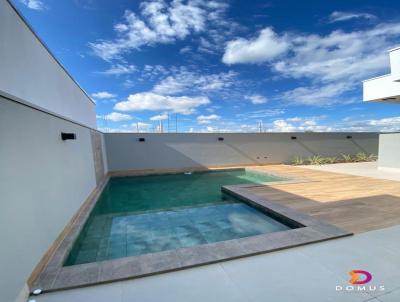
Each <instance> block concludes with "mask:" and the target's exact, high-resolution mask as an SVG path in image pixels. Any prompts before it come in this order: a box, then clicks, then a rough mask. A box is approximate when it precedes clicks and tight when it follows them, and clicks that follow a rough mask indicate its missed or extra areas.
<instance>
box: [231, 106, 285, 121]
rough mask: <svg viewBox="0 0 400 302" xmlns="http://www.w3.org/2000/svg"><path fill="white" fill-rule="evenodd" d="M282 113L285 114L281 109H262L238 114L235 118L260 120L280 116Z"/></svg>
mask: <svg viewBox="0 0 400 302" xmlns="http://www.w3.org/2000/svg"><path fill="white" fill-rule="evenodd" d="M284 113H285V110H284V109H282V108H279V109H262V110H256V111H249V112H244V113H239V114H237V115H236V117H237V118H241V119H262V118H266V117H271V116H277V115H281V114H284Z"/></svg>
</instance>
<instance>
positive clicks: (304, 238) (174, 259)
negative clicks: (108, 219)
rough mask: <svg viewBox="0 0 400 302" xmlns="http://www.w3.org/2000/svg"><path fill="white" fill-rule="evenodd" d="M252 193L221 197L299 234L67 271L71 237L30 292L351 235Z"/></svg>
mask: <svg viewBox="0 0 400 302" xmlns="http://www.w3.org/2000/svg"><path fill="white" fill-rule="evenodd" d="M250 186H251V185H250ZM247 187H249V185H233V186H224V187H222V191H224V192H225V193H228V194H232V195H234V196H235V197H237V198H239V199H240V200H241V201H243V202H245V203H247V204H249V205H251V206H253V207H256V208H257V209H259V210H261V211H263V212H265V213H268V214H269V215H271V216H273V217H274V218H276V219H278V220H281V221H283V222H285V223H288V224H291V225H293V226H297V227H298V228H296V229H291V230H286V231H279V232H274V233H268V234H263V235H258V236H251V237H245V238H240V239H233V240H227V241H221V242H217V243H212V244H204V245H199V246H194V247H188V248H181V249H176V250H171V251H164V252H159V253H152V254H145V255H140V256H133V257H125V258H120V259H114V260H107V261H102V262H94V263H88V264H79V265H73V266H67V267H64V266H62V264H63V260H64V259H65V256H66V254H67V253H68V251H69V250H70V247H71V246H72V244H73V242H72V240H71V238H72V237H73V236H67V238H66V239H65V240H64V242H62V244H61V246H60V248H59V252H58V253H57V252H56V253H55V254H54V256H53V258H52V259H51V260H50V262H49V263H48V265H47V266H46V267H45V269H44V270H43V271H42V273H41V275H40V276H39V278H38V279H37V281H36V282H35V284H34V286H33V288H31V290H33V289H35V288H40V289H42V290H43V292H51V291H56V290H64V289H70V288H77V287H84V286H89V285H95V284H102V283H108V282H113V281H119V280H126V279H132V278H139V277H145V276H150V275H155V274H160V273H166V272H171V271H177V270H182V269H186V268H191V267H196V266H200V265H206V264H212V263H216V262H220V261H227V260H232V259H237V258H242V257H246V256H252V255H257V254H262V253H268V252H273V251H277V250H281V249H286V248H291V247H296V246H301V245H305V244H309V243H315V242H320V241H325V240H329V239H334V238H339V237H344V236H349V235H352V233H350V232H347V231H345V230H342V229H339V228H338V227H336V226H333V225H330V224H327V223H324V222H321V221H320V220H318V219H315V218H313V217H311V216H308V215H306V214H303V213H300V212H298V211H296V210H293V209H290V208H288V207H285V206H282V205H279V204H277V203H274V202H271V201H269V200H267V199H265V198H263V197H260V196H258V195H256V194H254V193H252V192H250V191H249V190H247V189H246V188H247ZM75 231H78V230H77V229H76V230H75Z"/></svg>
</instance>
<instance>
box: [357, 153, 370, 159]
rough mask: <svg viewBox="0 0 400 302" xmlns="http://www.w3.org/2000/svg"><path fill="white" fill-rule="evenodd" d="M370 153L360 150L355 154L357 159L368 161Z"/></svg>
mask: <svg viewBox="0 0 400 302" xmlns="http://www.w3.org/2000/svg"><path fill="white" fill-rule="evenodd" d="M367 160H368V155H367V154H365V153H364V152H358V153H357V154H356V156H355V161H367Z"/></svg>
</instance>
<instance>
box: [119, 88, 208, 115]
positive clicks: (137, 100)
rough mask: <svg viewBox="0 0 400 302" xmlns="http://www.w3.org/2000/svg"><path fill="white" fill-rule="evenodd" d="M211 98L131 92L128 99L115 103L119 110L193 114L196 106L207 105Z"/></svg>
mask: <svg viewBox="0 0 400 302" xmlns="http://www.w3.org/2000/svg"><path fill="white" fill-rule="evenodd" d="M209 103H210V100H209V99H208V98H207V97H204V96H197V97H190V96H164V95H160V94H156V93H153V92H141V93H136V94H131V95H129V97H128V100H127V101H123V102H119V103H117V104H115V107H114V109H115V110H119V111H144V110H152V111H161V110H166V111H172V112H176V113H181V114H192V113H195V112H196V108H197V107H199V106H202V105H207V104H209Z"/></svg>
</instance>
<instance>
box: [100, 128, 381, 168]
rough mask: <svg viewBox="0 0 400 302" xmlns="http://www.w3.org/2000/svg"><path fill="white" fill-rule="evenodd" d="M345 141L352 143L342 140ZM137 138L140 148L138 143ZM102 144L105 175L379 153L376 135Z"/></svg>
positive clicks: (127, 138)
mask: <svg viewBox="0 0 400 302" xmlns="http://www.w3.org/2000/svg"><path fill="white" fill-rule="evenodd" d="M349 135H350V136H352V138H351V139H348V138H346V136H349ZM292 136H295V137H296V139H292V138H291V137H292ZM140 137H142V138H145V142H140V141H138V138H140ZM218 137H223V138H224V140H223V141H218ZM104 138H105V143H106V152H107V161H108V169H109V170H110V171H118V170H131V169H156V168H165V169H168V168H185V167H204V166H221V165H249V164H270V163H282V162H290V161H291V160H292V159H293V158H294V157H295V156H301V157H308V156H312V155H315V154H319V155H323V156H336V155H339V154H340V153H346V154H355V153H357V152H366V153H373V154H377V153H378V134H376V133H253V134H250V133H229V134H214V133H205V134H191V133H176V134H172V133H171V134H167V133H165V134H140V133H106V134H104Z"/></svg>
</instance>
